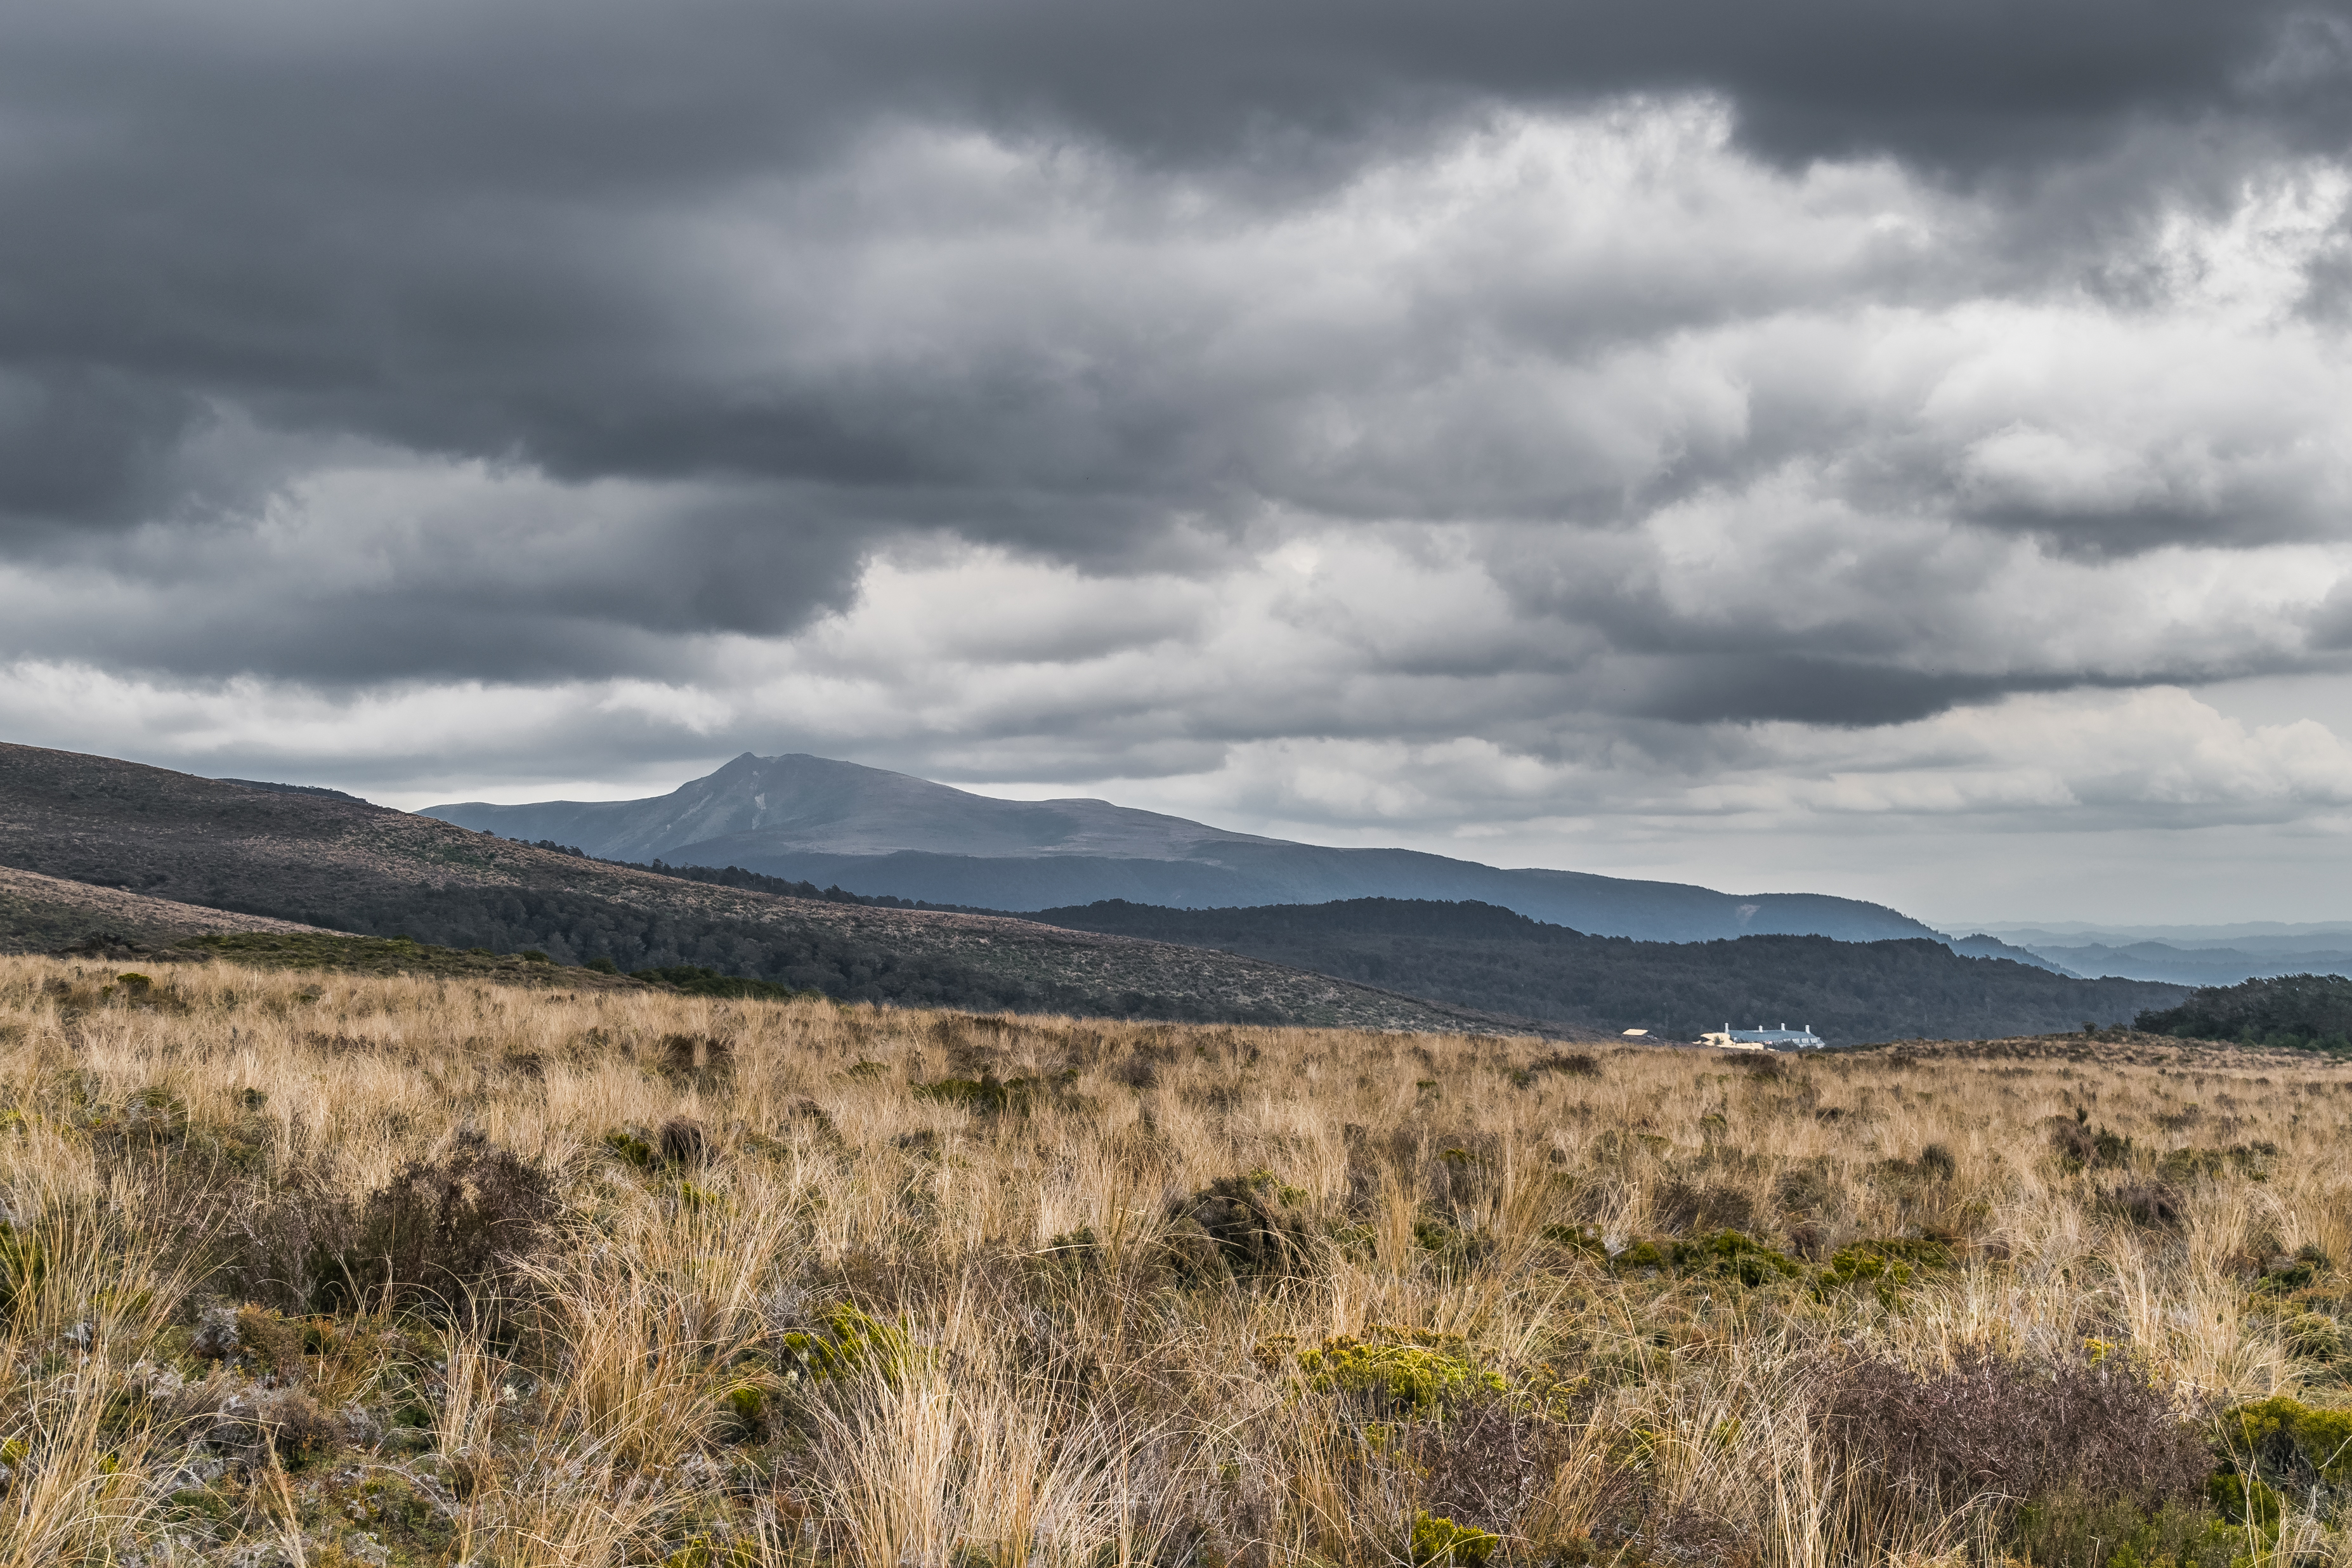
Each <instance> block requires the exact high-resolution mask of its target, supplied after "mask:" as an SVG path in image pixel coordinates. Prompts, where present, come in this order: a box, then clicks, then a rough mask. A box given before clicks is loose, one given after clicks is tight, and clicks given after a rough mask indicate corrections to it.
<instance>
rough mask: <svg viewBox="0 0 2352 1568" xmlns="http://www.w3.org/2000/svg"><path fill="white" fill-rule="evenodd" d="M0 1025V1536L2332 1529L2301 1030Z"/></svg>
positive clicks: (402, 990) (1981, 1557)
mask: <svg viewBox="0 0 2352 1568" xmlns="http://www.w3.org/2000/svg"><path fill="white" fill-rule="evenodd" d="M567 973H578V972H576V971H572V972H567ZM0 1072H5V1081H6V1083H7V1085H8V1086H9V1090H8V1097H7V1101H6V1104H5V1109H0V1205H5V1216H0V1218H5V1223H0V1356H5V1365H6V1368H7V1372H6V1375H5V1382H0V1564H10V1563H27V1564H29V1563H126V1564H128V1563H143V1564H153V1565H157V1568H161V1565H163V1564H167V1563H168V1564H196V1563H206V1564H223V1565H225V1564H230V1563H235V1564H237V1565H239V1568H258V1565H260V1564H267V1563H289V1564H291V1563H301V1564H337V1565H341V1568H348V1565H350V1564H356V1563H370V1564H425V1563H431V1564H441V1565H454V1564H458V1563H464V1564H468V1565H471V1568H486V1565H488V1564H499V1565H500V1568H528V1565H538V1564H546V1565H553V1564H567V1565H570V1564H582V1565H591V1568H593V1565H600V1564H613V1565H621V1564H643V1565H646V1568H652V1565H656V1564H658V1565H662V1568H721V1565H725V1568H755V1565H769V1564H780V1563H794V1564H806V1565H808V1568H835V1565H836V1564H837V1565H839V1568H898V1565H900V1564H913V1565H923V1568H980V1565H982V1564H988V1565H991V1568H1014V1565H1016V1564H1018V1565H1022V1568H1027V1565H1030V1564H1048V1563H1066V1564H1073V1565H1076V1564H1081V1563H1083V1564H1088V1565H1095V1564H1099V1565H1102V1568H1113V1565H1123V1564H1131V1563H1167V1564H1188V1565H1199V1568H1261V1565H1263V1568H1272V1565H1273V1564H1276V1563H1296V1564H1302V1565H1303V1564H1308V1563H1313V1564H1318V1565H1331V1568H1339V1565H1343V1564H1344V1565H1352V1564H1366V1565H1370V1564H1399V1565H1402V1564H1408V1563H1410V1564H1415V1565H1419V1568H1434V1565H1436V1564H1452V1565H1456V1568H1503V1565H1504V1564H1517V1563H1525V1564H1529V1565H1535V1564H1544V1565H1548V1568H1582V1565H1587V1564H1597V1563H1622V1564H1626V1565H1628V1568H1632V1565H1633V1564H1642V1563H1648V1564H1659V1565H1664V1564H1669V1563H1671V1564H1700V1563H1719V1564H1725V1565H1733V1564H1737V1565H1739V1568H1767V1565H1781V1564H1787V1565H1791V1568H1795V1565H1806V1568H1811V1565H1815V1564H1820V1565H1827V1564H1832V1563H1928V1562H1938V1563H1951V1564H1955V1565H1958V1564H1961V1563H1970V1564H1975V1563H1982V1564H1987V1565H1988V1568H1990V1565H1991V1564H1996V1563H2036V1564H2042V1565H2044V1568H2060V1565H2062V1564H2063V1565H2067V1568H2074V1565H2082V1568H2155V1565H2156V1564H2158V1563H2169V1564H2172V1565H2173V1568H2187V1565H2189V1564H2191V1563H2195V1564H2200V1565H2206V1568H2232V1565H2234V1564H2241V1563H2242V1564H2245V1565H2247V1568H2268V1565H2271V1564H2276V1565H2278V1568H2287V1565H2289V1564H2321V1563H2344V1562H2346V1561H2347V1560H2352V1520H2347V1517H2346V1510H2347V1506H2352V1447H2347V1442H2352V1390H2347V1373H2352V1342H2347V1315H2352V1281H2347V1276H2346V1273H2345V1270H2344V1267H2343V1262H2344V1259H2345V1258H2347V1251H2348V1250H2352V1172H2347V1169H2346V1168H2345V1164H2344V1162H2343V1161H2342V1159H2341V1155H2340V1151H2341V1149H2342V1146H2343V1139H2344V1136H2345V1133H2346V1131H2347V1126H2352V1068H2348V1067H2346V1066H2342V1065H2339V1064H2335V1063H2332V1062H2329V1061H2326V1060H2325V1059H2324V1058H2315V1057H2310V1056H2305V1057H2303V1058H2284V1057H2281V1056H2278V1055H2273V1054H2262V1053H2247V1054H2244V1055H2241V1056H2233V1055H2231V1053H2229V1052H2227V1051H2223V1050H2218V1049H2214V1048H2201V1049H2200V1048H2195V1047H2182V1046H2167V1045H2160V1044H2154V1043H2151V1042H2150V1041H2149V1040H2148V1038H2147V1037H2133V1038H2131V1039H2129V1040H2128V1041H2126V1042H2121V1043H2109V1042H2105V1041H2102V1040H2098V1039H2092V1038H2088V1037H2076V1038H2075V1039H2074V1040H2070V1041H2066V1042H2053V1043H2052V1044H2051V1045H2050V1046H2049V1047H2046V1048H2044V1047H2035V1046H2033V1045H2032V1044H2031V1043H2012V1044H2011V1045H2009V1046H2007V1047H2003V1048H2002V1049H2000V1051H1993V1050H1988V1049H1985V1048H1981V1047H1972V1048H1971V1049H1970V1050H1969V1051H1965V1052H1962V1051H1954V1052H1948V1053H1942V1054H1939V1053H1937V1052H1935V1051H1931V1050H1927V1049H1925V1048H1922V1047H1910V1048H1908V1049H1906V1050H1904V1051H1901V1052H1893V1051H1890V1052H1883V1053H1859V1054H1846V1055H1839V1056H1834V1057H1829V1058H1813V1059H1806V1060H1791V1059H1783V1058H1768V1059H1766V1060H1763V1061H1759V1062H1749V1061H1744V1060H1739V1059H1736V1058H1721V1057H1717V1056H1714V1055H1710V1054H1702V1053H1698V1052H1694V1051H1688V1050H1680V1051H1678V1050H1673V1049H1664V1048H1634V1047H1626V1048H1615V1047H1596V1048H1593V1049H1591V1050H1589V1051H1580V1052H1576V1053H1573V1054H1567V1053H1561V1052H1559V1050H1558V1048H1557V1047H1555V1046H1552V1045H1549V1044H1548V1043H1545V1042H1539V1041H1536V1040H1531V1039H1509V1038H1498V1037H1446V1036H1426V1035H1423V1036H1412V1035H1382V1034H1366V1033H1349V1032H1342V1031H1320V1032H1318V1031H1309V1030H1297V1029H1273V1028H1248V1027H1235V1026H1171V1025H1137V1024H1120V1023H1112V1022H1075V1021H1070V1020H1065V1019H1053V1018H1021V1017H1013V1016H971V1015H966V1014H956V1013H942V1012H921V1011H914V1010H904V1011H893V1010H887V1009H876V1008H874V1007H871V1006H866V1005H841V1004H839V1003H836V1002H833V1001H829V1000H822V999H814V998H807V997H803V998H800V999H797V1000H793V1001H789V1002H778V1001H772V1000H765V999H761V998H756V997H747V998H726V997H719V996H703V995H686V994H678V993H677V992H676V991H674V990H669V989H667V988H662V989H656V988H654V987H651V986H647V985H642V984H630V983H628V982H626V981H625V980H622V981H617V982H615V983H612V984H604V985H601V986H596V985H586V984H583V985H580V986H576V987H575V986H566V987H564V988H562V989H549V988H547V987H545V986H540V987H536V988H534V987H531V986H528V985H522V984H508V983H505V982H504V981H503V980H502V979H501V977H500V976H499V974H496V973H408V974H350V973H331V972H325V971H318V970H277V971H263V970H257V969H253V968H248V967H241V966H237V965H234V964H230V963H209V964H203V965H192V964H180V965H173V966H169V967H157V968H154V969H150V970H142V971H139V972H136V973H133V972H131V971H129V970H118V969H116V968H113V967H111V966H107V965H100V964H98V963H90V962H71V961H58V960H47V959H9V960H0Z"/></svg>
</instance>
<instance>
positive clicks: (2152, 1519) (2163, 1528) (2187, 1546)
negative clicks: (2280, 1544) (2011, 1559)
mask: <svg viewBox="0 0 2352 1568" xmlns="http://www.w3.org/2000/svg"><path fill="white" fill-rule="evenodd" d="M2273 1518H2275V1515H2273ZM2009 1544H2010V1547H2011V1551H2012V1552H2014V1553H2015V1554H2016V1555H2017V1556H2019V1557H2021V1558H2023V1559H2024V1560H2025V1561H2026V1562H2028V1563H2034V1564H2036V1565H2037V1568H2158V1565H2159V1564H2162V1565H2167V1568H2230V1564H2231V1563H2232V1562H2233V1561H2235V1560H2236V1559H2238V1558H2240V1557H2242V1556H2243V1555H2244V1554H2245V1547H2246V1541H2245V1537H2244V1534H2243V1532H2242V1531H2239V1530H2236V1529H2233V1528H2231V1525H2230V1524H2229V1523H2228V1522H2227V1521H2225V1520H2223V1519H2222V1518H2221V1517H2220V1516H2219V1515H2217V1514H2216V1513H2215V1512H2214V1511H2213V1510H2212V1509H2211V1508H2210V1507H2206V1506H2202V1505H2200V1504H2195V1503H2189V1502H2182V1501H2179V1500H2173V1501H2168V1502H2166V1503H2164V1504H2163V1505H2162V1506H2161V1507H2159V1508H2157V1509H2155V1510H2146V1509H2143V1508H2141V1507H2140V1505H2138V1504H2137V1503H2136V1502H2133V1501H2132V1500H2129V1499H2127V1498H2105V1499H2093V1498H2089V1497H2086V1496H2085V1495H2084V1493H2082V1492H2081V1491H2079V1490H2075V1489H2067V1490H2065V1491H2063V1492H2059V1493H2057V1494H2055V1495H2053V1496H2048V1497H2043V1498H2038V1499H2036V1500H2034V1501H2032V1502H2031V1503H2028V1504H2027V1505H2026V1506H2025V1507H2023V1508H2021V1509H2020V1510H2018V1515H2017V1521H2016V1523H2015V1524H2014V1525H2012V1526H2011V1530H2010V1536H2009Z"/></svg>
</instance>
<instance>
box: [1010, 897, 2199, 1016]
mask: <svg viewBox="0 0 2352 1568" xmlns="http://www.w3.org/2000/svg"><path fill="white" fill-rule="evenodd" d="M1032 918H1034V919H1036V920H1040V921H1051V922H1053V923H1055V924H1057V925H1066V926H1070V927H1072V928H1074V929H1076V930H1080V931H1100V932H1107V933H1115V934H1118V935H1123V936H1147V937H1153V938H1156V939H1158V940H1160V941H1162V942H1188V943H1195V944H1198V945H1201V946H1204V947H1215V948H1220V949H1223V950H1224V951H1226V952H1238V953H1245V954H1248V955H1249V956H1251V957H1255V958H1263V959H1267V960H1270V961H1272V962H1274V963H1287V964H1294V965H1297V967H1299V968H1301V969H1311V970H1314V971H1316V972H1317V973H1323V974H1329V975H1333V976H1336V977H1339V978H1343V979H1349V980H1356V981H1360V982H1362V983H1364V984H1370V985H1379V986H1383V987H1386V988H1388V989H1390V990H1394V991H1402V992H1406V993H1409V994H1412V995H1416V996H1426V997H1430V998H1432V999H1433V1000H1438V1001H1450V1002H1465V1001H1467V1000H1468V999H1470V998H1474V997H1475V998H1478V999H1479V1000H1478V1001H1477V1002H1476V1003H1475V1005H1478V1006H1482V1007H1489V1008H1494V1009H1496V1010H1498V1011H1504V1012H1510V1013H1517V1014H1524V1015H1526V1016H1529V1017H1533V1018H1541V1019H1544V1020H1547V1021H1549V1022H1551V1023H1556V1024H1561V1025H1572V1026H1583V1027H1587V1028H1594V1029H1599V1030H1602V1031H1605V1032H1615V1031H1618V1030H1621V1029H1628V1028H1646V1029H1649V1030H1650V1031H1652V1032H1653V1033H1654V1034H1656V1035H1659V1036H1661V1037H1667V1038H1683V1039H1690V1038H1695V1037H1696V1036H1697V1035H1698V1034H1699V1033H1700V1032H1702V1031H1704V1030H1706V1029H1713V1028H1717V1027H1719V1026H1722V1025H1724V1024H1725V1023H1733V1024H1764V1025H1767V1026H1769V1025H1775V1024H1780V1023H1788V1024H1792V1025H1794V1024H1811V1026H1813V1029H1814V1032H1815V1033H1817V1034H1819V1035H1820V1036H1821V1037H1822V1038H1823V1039H1825V1040H1828V1041H1829V1042H1830V1043H1831V1044H1832V1045H1856V1044H1863V1043H1867V1042H1871V1041H1878V1040H1895V1039H1912V1038H1930V1039H1985V1038H1998V1037H2010V1036H2020V1035H2040V1034H2048V1033H2053V1032H2056V1031H2061V1030H2072V1029H2077V1028H2079V1027H2080V1026H2082V1025H2083V1024H2084V1023H2098V1024H2114V1023H2120V1022H2123V1021H2126V1020H2128V1019H2129V1018H2131V1017H2132V1016H2134V1015H2135V1014H2137V1013H2139V1012H2140V1011H2141V1010H2143V1009H2147V1008H2153V1007H2168V1006H2171V1005H2175V1004H2177V1003H2179V1001H2180V1000H2181V999H2182V998H2183V996H2184V995H2185V993H2184V992H2183V991H2182V989H2181V988H2180V987H2179V986H2171V985H2152V984H2141V983H2139V982H2135V981H2126V980H2080V979H2072V978H2068V977H2066V976H2063V975H2058V974H2053V973H2050V972H2049V971H2047V970H2046V969H2042V968H2038V967H2035V966H2033V965H2031V964H2026V963H2015V962H2013V961H2011V960H2008V959H2000V958H1967V957H1962V956H1959V955H1958V954H1956V953H1954V952H1952V951H1951V950H1950V949H1949V948H1948V947H1946V946H1945V945H1944V944H1943V943H1941V942H1931V941H1927V940H1925V939H1911V940H1903V941H1893V942H1836V941H1832V940H1831V939H1829V938H1826V937H1816V936H1749V937H1740V938H1738V939H1735V940H1729V941H1719V942H1695V943H1678V942H1634V941H1631V940H1628V939H1626V938H1623V937H1599V936H1590V935H1586V934H1584V933H1581V932H1579V931H1570V930H1566V929H1563V928H1561V927H1559V926H1555V925H1546V924H1543V923H1540V922H1538V921H1531V920H1528V919H1527V918H1526V917H1525V916H1523V915H1520V914H1518V913H1517V912H1515V911H1513V910H1505V909H1498V908H1496V907H1495V906H1493V905H1491V904H1480V903H1437V902H1423V901H1412V900H1396V899H1354V900H1347V901H1345V902H1339V903H1327V904H1315V905H1307V906H1298V905H1288V906H1274V907H1264V908H1255V909H1232V910H1171V909H1152V908H1146V907H1142V906H1139V905H1135V904H1129V903H1121V902H1106V903H1097V904H1092V905H1088V906H1087V907H1085V908H1079V909H1059V910H1040V911H1038V912H1037V913H1036V914H1035V915H1034V916H1033V917H1032Z"/></svg>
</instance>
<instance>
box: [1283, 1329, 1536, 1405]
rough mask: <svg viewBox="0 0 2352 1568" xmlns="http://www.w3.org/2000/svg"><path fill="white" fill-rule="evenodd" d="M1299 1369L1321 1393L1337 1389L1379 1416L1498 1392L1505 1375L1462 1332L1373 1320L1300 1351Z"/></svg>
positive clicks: (1452, 1402) (1316, 1390) (1308, 1384)
mask: <svg viewBox="0 0 2352 1568" xmlns="http://www.w3.org/2000/svg"><path fill="white" fill-rule="evenodd" d="M1298 1370H1299V1372H1300V1373H1302V1374H1303V1375H1304V1376H1305V1377H1306V1380H1307V1387H1308V1388H1309V1389H1311V1390H1313V1391H1314V1392H1315V1393H1317V1394H1339V1395H1341V1396H1343V1397H1345V1398H1346V1399H1348V1400H1349V1403H1351V1404H1354V1405H1359V1406H1360V1408H1362V1409H1363V1410H1364V1411H1365V1413H1366V1414H1367V1415H1370V1416H1371V1417H1372V1418H1373V1419H1375V1420H1382V1421H1391V1420H1396V1419H1398V1418H1400V1417H1402V1416H1407V1415H1423V1416H1428V1415H1441V1414H1443V1413H1444V1411H1445V1410H1446V1409H1447V1408H1448V1407H1449V1406H1451V1405H1457V1404H1459V1403H1461V1402H1462V1401H1464V1400H1465V1399H1468V1398H1470V1397H1471V1396H1472V1395H1474V1394H1482V1393H1484V1394H1500V1393H1502V1392H1503V1389H1504V1383H1503V1379H1502V1377H1501V1376H1500V1375H1499V1374H1497V1373H1494V1372H1492V1371H1490V1370H1488V1369H1487V1368H1486V1367H1485V1366H1483V1365H1482V1364H1480V1363H1479V1361H1478V1359H1477V1357H1476V1355H1475V1353H1474V1352H1472V1351H1471V1349H1470V1346H1469V1343H1468V1342H1467V1341H1465V1340H1464V1339H1463V1337H1462V1336H1461V1335H1459V1334H1440V1333H1434V1332H1432V1331H1429V1330H1427V1329H1400V1328H1395V1327H1391V1326H1390V1325H1388V1324H1375V1325H1373V1326H1372V1327H1371V1328H1370V1329H1367V1330H1365V1331H1364V1336H1363V1337H1362V1338H1360V1339H1359V1338H1357V1337H1356V1336H1354V1335H1352V1334H1339V1335H1336V1336H1334V1337H1333V1338H1331V1339H1328V1340H1325V1341H1324V1342H1322V1343H1321V1344H1320V1345H1318V1346H1317V1347H1316V1348H1315V1349H1313V1350H1308V1351H1301V1352H1299V1355H1298Z"/></svg>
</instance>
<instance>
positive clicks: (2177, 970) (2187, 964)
mask: <svg viewBox="0 0 2352 1568" xmlns="http://www.w3.org/2000/svg"><path fill="white" fill-rule="evenodd" d="M2034 952H2037V953H2039V954H2041V955H2042V957H2043V958H2045V959H2048V960H2049V961H2050V962H2052V963H2061V964H2063V965H2065V966H2066V967H2067V968H2069V969H2072V970H2074V971H2075V972H2076V973H2082V974H2122V975H2128V976H2130V977H2131V978H2133V979H2136V980H2164V981H2169V982H2171V983H2172V984H2177V985H2235V984H2238V983H2239V982H2240V981H2242V980H2252V979H2267V978H2270V977H2273V976H2278V975H2287V974H2310V973H2336V974H2352V952H2347V951H2343V950H2338V951H2336V952H2327V951H2325V950H2323V951H2320V952H2279V953H2264V952H2248V951H2246V950H2245V949H2242V948H2234V947H2196V948H2183V947H2177V946H2175V945H2173V944H2172V943H2170V942H2132V943H2130V944H2128V945H2127V946H2123V947H2111V946H2108V945H2107V944H2105V943H2104V942H2086V943H2084V944H2081V945H2079V946H2072V947H2066V946H2059V945H2057V944H2055V943H2053V944H2052V945H2050V946H2046V947H2038V948H2036V949H2034Z"/></svg>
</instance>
